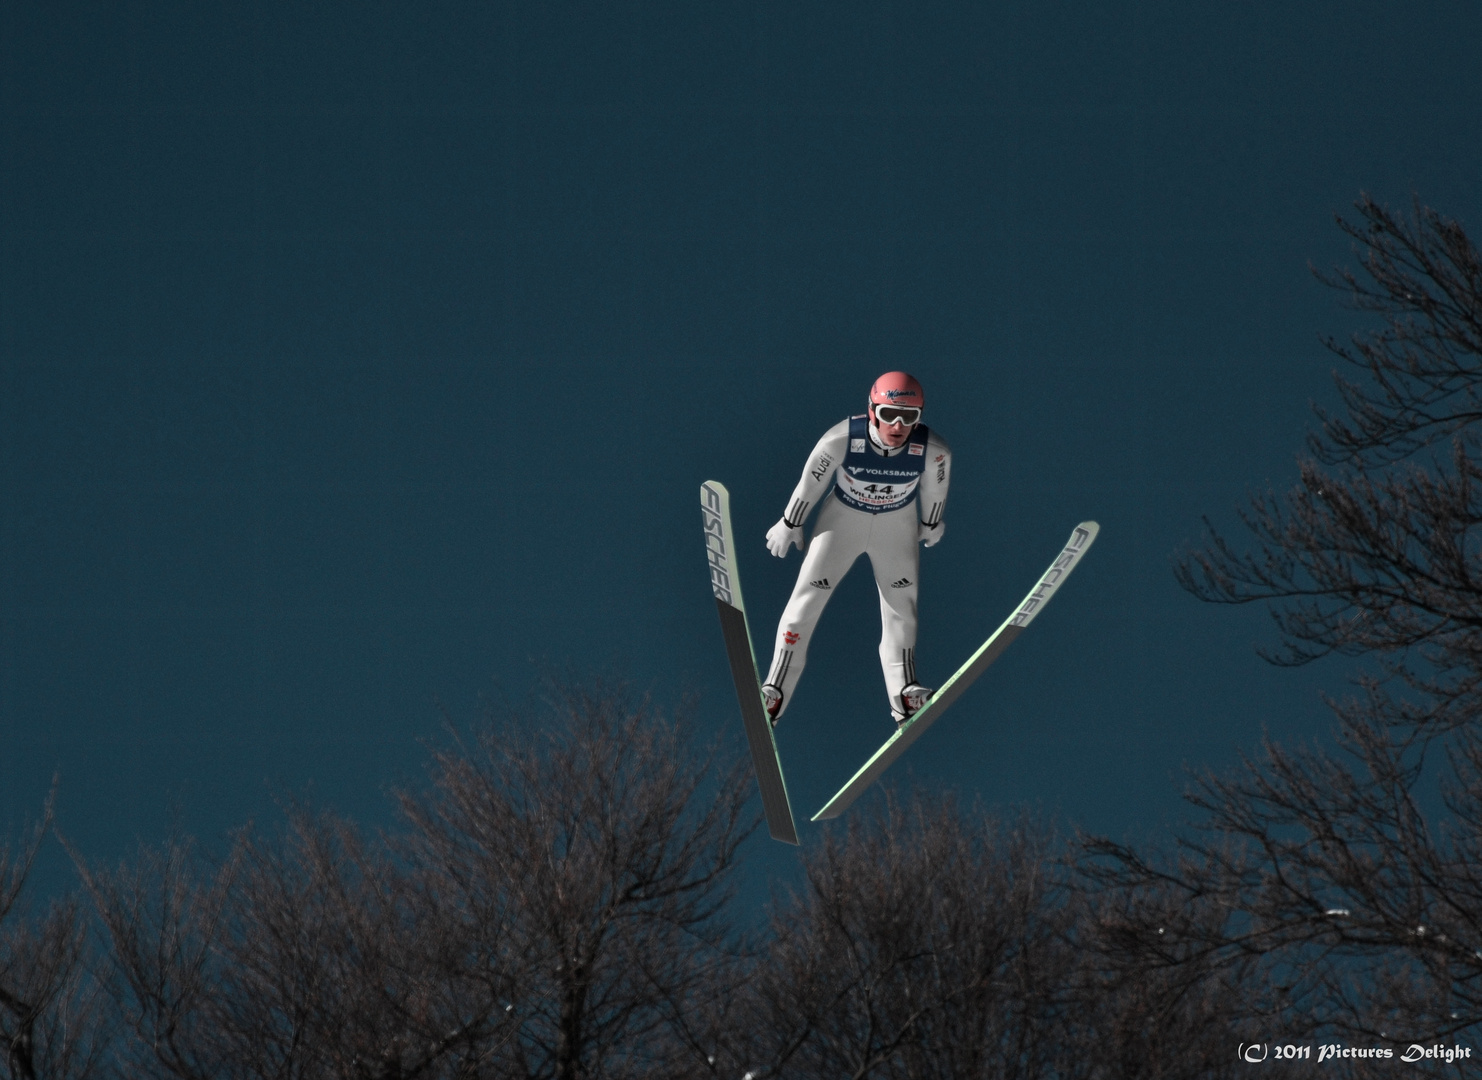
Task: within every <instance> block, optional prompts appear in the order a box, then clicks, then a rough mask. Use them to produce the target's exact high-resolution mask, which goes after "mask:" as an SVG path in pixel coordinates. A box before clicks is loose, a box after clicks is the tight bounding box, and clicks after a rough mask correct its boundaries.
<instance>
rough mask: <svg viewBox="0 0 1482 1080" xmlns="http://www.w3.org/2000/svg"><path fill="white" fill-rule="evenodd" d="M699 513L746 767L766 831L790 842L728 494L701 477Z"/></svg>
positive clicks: (783, 784)
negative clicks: (743, 732) (758, 797)
mask: <svg viewBox="0 0 1482 1080" xmlns="http://www.w3.org/2000/svg"><path fill="white" fill-rule="evenodd" d="M700 511H701V514H702V516H703V517H704V519H705V552H706V556H707V558H708V559H709V561H710V591H711V592H712V593H714V595H715V607H716V611H717V612H718V613H719V614H720V629H721V634H722V635H723V636H724V638H725V643H726V659H727V661H728V662H729V664H730V667H731V681H732V682H733V683H735V686H736V700H737V702H739V703H740V706H741V722H742V725H743V726H744V727H745V729H746V742H747V745H748V747H749V748H750V750H751V761H752V765H753V766H755V768H756V781H757V787H758V789H759V790H760V791H761V796H762V810H763V812H764V813H765V814H766V817H767V831H768V832H769V833H771V835H772V839H774V840H781V841H783V842H784V843H788V844H796V843H797V842H798V830H797V825H796V824H795V822H794V821H793V816H792V804H791V803H790V802H789V801H788V798H787V781H786V780H785V779H784V778H783V776H782V759H781V757H780V756H779V755H778V753H777V740H776V738H775V737H774V736H773V733H772V723H771V721H770V720H769V719H768V718H767V713H766V709H765V708H764V707H763V705H762V688H761V680H760V679H758V678H757V673H756V651H755V650H754V649H753V648H752V644H751V627H750V624H749V623H748V622H747V620H746V604H745V602H744V601H743V600H742V598H741V578H740V576H739V575H738V574H737V572H736V545H735V534H734V533H733V532H732V531H731V497H730V493H729V492H728V491H726V489H725V485H724V484H721V483H719V482H717V481H715V480H707V481H706V482H705V483H704V484H701V485H700Z"/></svg>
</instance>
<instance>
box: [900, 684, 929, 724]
mask: <svg viewBox="0 0 1482 1080" xmlns="http://www.w3.org/2000/svg"><path fill="white" fill-rule="evenodd" d="M934 693H936V691H935V690H928V689H927V688H926V687H924V686H922V685H921V684H920V683H908V684H906V685H905V686H903V687H901V705H902V706H904V708H905V714H904V715H902V716H896V717H895V726H896V727H897V728H903V727H905V726H906V721H907V720H909V719H911V717H912V716H914V715H915V714H916V713H918V712H920V711H921V708H922V706H924V705H925V704H926V703H927V702H928V701H930V700H931V695H932V694H934Z"/></svg>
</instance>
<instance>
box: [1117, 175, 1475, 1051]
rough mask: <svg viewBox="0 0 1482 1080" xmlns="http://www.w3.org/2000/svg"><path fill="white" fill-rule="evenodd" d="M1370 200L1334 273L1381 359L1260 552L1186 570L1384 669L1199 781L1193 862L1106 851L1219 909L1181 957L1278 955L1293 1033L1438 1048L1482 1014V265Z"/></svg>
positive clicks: (1350, 393)
mask: <svg viewBox="0 0 1482 1080" xmlns="http://www.w3.org/2000/svg"><path fill="white" fill-rule="evenodd" d="M1358 211H1359V221H1358V222H1356V223H1351V222H1346V221H1340V226H1341V227H1342V228H1343V230H1344V231H1345V232H1346V233H1347V234H1348V235H1349V236H1350V237H1352V238H1353V239H1354V240H1355V241H1356V243H1357V245H1358V248H1359V254H1360V259H1361V269H1360V270H1359V271H1341V272H1338V273H1334V274H1319V275H1318V276H1319V277H1320V278H1321V279H1322V280H1324V281H1325V282H1326V283H1328V284H1330V285H1332V286H1334V287H1336V288H1338V289H1341V290H1343V291H1344V292H1345V294H1346V295H1347V297H1348V298H1349V299H1350V301H1351V302H1352V304H1353V305H1354V306H1355V307H1357V308H1358V309H1359V310H1361V311H1364V312H1368V313H1370V314H1372V315H1375V316H1377V317H1378V320H1379V323H1378V328H1377V329H1371V330H1367V331H1363V332H1360V333H1358V334H1356V335H1354V337H1353V338H1352V340H1351V341H1350V342H1347V343H1338V342H1329V347H1330V348H1331V349H1332V350H1333V352H1334V353H1335V354H1336V355H1338V356H1339V357H1340V358H1341V360H1343V361H1344V362H1345V363H1346V364H1348V365H1350V366H1351V368H1352V369H1354V370H1355V371H1356V372H1357V373H1358V374H1356V375H1354V376H1352V377H1345V376H1338V377H1337V382H1338V389H1339V393H1340V397H1341V400H1342V402H1343V411H1342V412H1341V413H1326V412H1321V411H1320V413H1319V417H1320V420H1321V421H1322V425H1321V428H1320V429H1319V430H1318V431H1317V432H1316V433H1315V434H1314V435H1313V436H1312V438H1311V440H1310V446H1309V449H1310V452H1311V455H1312V456H1311V457H1310V458H1309V459H1308V460H1305V461H1303V462H1302V463H1301V473H1300V480H1299V482H1298V484H1297V486H1296V487H1295V488H1294V489H1293V490H1291V491H1290V492H1288V493H1286V494H1285V495H1282V496H1278V495H1276V494H1266V495H1262V496H1257V497H1256V498H1254V499H1253V500H1252V501H1251V503H1250V505H1249V506H1248V507H1247V508H1246V509H1245V510H1244V511H1243V513H1242V515H1241V516H1242V520H1243V522H1244V524H1245V526H1246V527H1247V529H1248V530H1249V532H1250V533H1251V534H1252V536H1253V537H1254V539H1255V548H1254V550H1253V551H1245V552H1240V551H1237V550H1236V548H1235V546H1234V545H1232V544H1231V543H1230V542H1229V541H1227V540H1226V539H1225V538H1224V537H1223V536H1221V535H1219V534H1218V533H1217V532H1216V531H1214V530H1213V529H1212V528H1211V529H1210V533H1209V536H1208V539H1207V542H1206V544H1205V545H1204V547H1203V548H1202V549H1200V550H1197V551H1194V552H1192V553H1190V554H1188V555H1187V556H1186V557H1185V558H1184V559H1183V560H1182V561H1181V563H1180V564H1179V565H1178V567H1177V575H1178V578H1179V580H1180V582H1181V583H1182V584H1183V585H1184V586H1185V587H1186V588H1187V589H1189V590H1190V591H1191V592H1193V593H1194V594H1195V595H1197V596H1199V597H1201V598H1203V599H1205V600H1209V601H1213V602H1219V603H1251V602H1263V603H1267V604H1268V605H1270V608H1271V611H1272V615H1273V618H1274V619H1275V621H1276V624H1277V627H1278V629H1279V631H1280V639H1281V644H1280V646H1279V647H1278V648H1277V649H1275V650H1273V651H1271V652H1270V653H1268V658H1269V659H1272V660H1273V661H1274V662H1278V663H1304V662H1306V661H1308V660H1311V659H1314V658H1316V657H1319V656H1324V655H1328V654H1340V655H1350V656H1360V657H1365V658H1367V659H1368V660H1369V661H1370V663H1371V666H1370V667H1369V668H1367V669H1365V670H1364V671H1363V672H1362V673H1361V674H1360V676H1359V677H1358V678H1357V679H1356V686H1357V692H1356V693H1355V694H1353V695H1351V696H1350V697H1348V698H1346V699H1344V700H1341V701H1330V705H1331V706H1332V708H1333V709H1334V712H1335V716H1336V718H1337V721H1338V731H1337V747H1336V749H1335V750H1324V749H1321V748H1317V747H1312V748H1297V749H1292V748H1286V747H1282V746H1279V745H1276V744H1273V743H1270V742H1268V743H1267V744H1266V745H1265V747H1264V750H1263V753H1262V755H1261V756H1260V757H1259V758H1256V759H1248V760H1246V761H1245V762H1244V763H1243V765H1242V767H1241V768H1239V769H1237V770H1236V771H1235V772H1234V773H1232V774H1231V775H1228V776H1216V775H1206V776H1203V777H1200V778H1198V779H1197V781H1196V784H1195V786H1194V788H1193V790H1192V791H1191V792H1190V795H1189V798H1190V800H1191V802H1192V803H1193V805H1194V806H1195V807H1197V808H1198V809H1199V810H1201V811H1202V814H1203V816H1202V818H1201V831H1199V832H1196V833H1194V834H1191V835H1190V836H1189V837H1186V838H1185V841H1184V853H1183V855H1182V856H1181V857H1180V858H1178V859H1176V860H1162V861H1158V860H1154V859H1152V858H1150V857H1144V856H1141V855H1139V854H1138V853H1136V852H1135V851H1132V850H1131V849H1130V848H1126V847H1119V846H1117V845H1111V844H1107V843H1104V842H1103V843H1101V844H1099V845H1098V844H1093V845H1091V850H1092V852H1093V853H1094V854H1099V855H1105V856H1110V857H1111V860H1112V862H1113V863H1114V864H1117V866H1118V867H1119V870H1118V871H1117V872H1118V873H1120V874H1121V875H1122V876H1121V877H1120V879H1119V880H1120V884H1121V885H1122V886H1125V887H1127V888H1137V887H1141V888H1147V889H1152V888H1162V889H1167V890H1171V891H1172V893H1175V894H1178V895H1181V896H1183V897H1184V899H1185V900H1186V901H1187V902H1189V903H1197V904H1199V905H1203V906H1205V907H1207V908H1208V910H1209V911H1211V912H1212V913H1215V914H1217V915H1219V917H1213V916H1212V917H1211V919H1210V921H1209V922H1208V923H1205V924H1202V925H1200V926H1192V925H1190V926H1180V927H1178V932H1179V933H1180V934H1182V935H1187V936H1186V937H1185V938H1184V939H1183V940H1182V942H1181V947H1184V948H1187V949H1189V950H1190V952H1191V954H1192V955H1197V956H1198V957H1199V958H1200V962H1201V963H1205V964H1212V965H1213V966H1214V967H1215V968H1221V966H1222V965H1227V964H1236V963H1244V962H1245V959H1246V958H1248V957H1252V956H1255V957H1260V958H1262V964H1263V965H1265V967H1266V969H1267V971H1268V972H1269V974H1270V976H1271V978H1272V980H1273V981H1272V985H1273V986H1275V987H1276V989H1277V990H1278V991H1281V990H1284V991H1285V997H1284V999H1283V998H1281V997H1278V998H1276V999H1273V1001H1272V1003H1271V1004H1272V1008H1276V1009H1279V1011H1280V1012H1281V1015H1282V1016H1284V1017H1285V1022H1286V1023H1288V1024H1289V1025H1296V1026H1297V1027H1304V1026H1305V1028H1306V1029H1307V1030H1328V1031H1335V1032H1338V1033H1342V1034H1345V1035H1347V1036H1351V1037H1353V1038H1360V1039H1371V1040H1396V1039H1404V1040H1408V1039H1415V1040H1417V1041H1422V1042H1423V1041H1426V1040H1429V1039H1444V1038H1447V1037H1449V1036H1451V1035H1454V1034H1456V1033H1457V1032H1460V1031H1462V1030H1463V1029H1467V1028H1475V1025H1478V1024H1479V1023H1482V998H1479V991H1478V989H1477V987H1478V984H1479V982H1482V873H1479V871H1478V866H1479V858H1482V722H1479V721H1482V711H1479V709H1482V696H1479V695H1482V544H1479V536H1482V533H1479V531H1478V526H1479V525H1482V499H1479V491H1482V488H1479V486H1478V480H1479V478H1482V442H1479V434H1482V429H1479V428H1478V426H1477V423H1476V421H1477V420H1478V419H1479V418H1482V262H1479V258H1478V254H1477V251H1476V248H1475V247H1474V246H1473V245H1472V244H1471V242H1470V241H1469V240H1468V238H1467V236H1466V234H1465V232H1464V231H1463V229H1462V227H1461V226H1460V225H1459V224H1457V223H1456V222H1454V221H1449V220H1447V219H1445V218H1443V217H1442V216H1441V215H1439V214H1437V213H1435V212H1434V211H1432V210H1429V209H1426V208H1424V207H1420V206H1417V207H1416V208H1415V211H1414V213H1413V214H1412V215H1411V216H1409V217H1404V216H1399V215H1395V214H1393V213H1391V212H1390V211H1388V210H1386V209H1385V208H1384V207H1381V206H1380V205H1378V204H1377V203H1375V202H1373V201H1372V200H1370V199H1368V198H1367V197H1365V198H1364V199H1362V200H1360V202H1359V203H1358ZM1428 808H1429V813H1428V812H1427V809H1428ZM1437 811H1439V813H1438V812H1437ZM1219 913H1223V914H1219ZM1283 1000H1284V1001H1285V1003H1286V1004H1285V1005H1282V1001H1283ZM1357 1068H1358V1069H1359V1070H1360V1071H1362V1068H1363V1066H1357Z"/></svg>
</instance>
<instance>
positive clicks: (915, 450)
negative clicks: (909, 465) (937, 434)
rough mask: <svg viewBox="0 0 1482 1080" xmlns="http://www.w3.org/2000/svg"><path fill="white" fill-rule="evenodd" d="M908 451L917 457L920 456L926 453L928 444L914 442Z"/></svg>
mask: <svg viewBox="0 0 1482 1080" xmlns="http://www.w3.org/2000/svg"><path fill="white" fill-rule="evenodd" d="M906 453H908V454H911V455H913V456H915V457H920V456H921V455H922V454H924V453H926V446H925V444H924V443H919V442H916V443H912V444H911V448H910V449H909V450H907V451H906Z"/></svg>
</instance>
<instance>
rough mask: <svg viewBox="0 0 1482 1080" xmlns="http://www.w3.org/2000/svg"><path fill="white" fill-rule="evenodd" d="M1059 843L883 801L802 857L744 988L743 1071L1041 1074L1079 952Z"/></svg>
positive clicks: (924, 805) (1050, 1059) (739, 1057)
mask: <svg viewBox="0 0 1482 1080" xmlns="http://www.w3.org/2000/svg"><path fill="white" fill-rule="evenodd" d="M1050 843H1051V841H1050V839H1049V837H1048V836H1046V835H1045V834H1044V833H1043V832H1041V831H1039V830H1036V829H1034V828H1032V827H1030V826H1029V825H1027V824H1023V825H1020V826H1018V827H1016V828H1012V829H1009V828H1003V827H1001V826H999V825H997V824H996V823H995V822H993V821H991V820H983V819H980V818H979V817H978V816H977V815H973V816H972V817H971V818H969V817H967V816H964V815H962V814H961V813H959V811H958V809H957V807H956V805H955V804H954V803H953V801H952V800H950V799H944V800H932V799H929V798H925V797H922V796H919V795H918V796H913V797H912V798H910V799H909V800H907V801H905V802H902V801H898V800H896V799H895V798H890V799H888V800H882V801H878V802H877V803H876V804H875V809H874V811H873V813H871V812H868V811H865V812H856V813H854V814H852V815H851V817H850V819H849V823H848V830H847V832H845V833H844V834H843V835H842V836H841V835H839V834H837V833H834V834H831V835H829V836H828V837H827V838H826V839H825V841H824V843H823V845H822V846H821V847H820V848H818V849H816V850H815V851H814V852H812V853H811V854H809V855H808V856H806V860H805V868H806V874H807V884H806V888H805V890H804V891H803V892H802V893H801V894H800V895H797V896H794V897H793V898H792V899H791V900H789V901H786V902H780V903H779V906H778V908H777V913H776V915H775V917H774V919H773V921H772V936H773V941H772V944H771V948H770V950H769V952H768V953H767V954H766V955H765V956H764V957H763V958H762V962H761V963H760V964H759V965H758V967H757V969H756V972H755V974H754V976H753V978H752V980H751V981H750V983H749V984H748V986H749V988H750V991H751V997H752V1001H753V1005H752V1008H753V1009H754V1012H755V1018H754V1019H752V1020H750V1021H749V1022H747V1023H746V1024H745V1025H744V1026H743V1027H742V1029H741V1030H742V1031H749V1032H752V1033H754V1034H755V1037H754V1038H753V1039H751V1040H750V1041H749V1042H748V1041H744V1040H738V1041H737V1043H736V1044H734V1045H732V1046H730V1047H728V1052H729V1054H730V1056H732V1057H733V1058H734V1059H735V1067H736V1069H737V1071H740V1070H741V1069H743V1068H744V1069H749V1070H751V1072H752V1074H753V1075H754V1076H758V1077H759V1076H764V1075H776V1076H784V1077H815V1076H816V1077H825V1076H826V1077H854V1078H863V1077H907V1076H909V1077H923V1078H924V1077H943V1078H946V1077H953V1078H970V1077H989V1076H993V1077H1013V1076H1025V1077H1030V1076H1043V1075H1048V1074H1049V1073H1050V1069H1051V1065H1052V1064H1053V1063H1055V1062H1056V1061H1057V1059H1058V1055H1059V1054H1060V1052H1061V1049H1062V1045H1061V1041H1062V1040H1061V1036H1062V1035H1063V1034H1064V1030H1063V1029H1064V1023H1063V1021H1064V1019H1065V1016H1064V1013H1065V1009H1066V1008H1067V1006H1068V1000H1069V999H1068V998H1067V997H1064V996H1062V995H1061V990H1062V989H1063V988H1065V987H1067V986H1068V985H1069V983H1070V981H1071V979H1070V973H1071V971H1072V969H1073V968H1074V953H1073V950H1072V949H1071V948H1070V947H1069V946H1068V945H1067V942H1066V940H1065V932H1066V930H1067V928H1068V919H1069V910H1068V908H1067V906H1066V899H1067V897H1066V894H1065V893H1064V890H1063V888H1062V887H1061V885H1060V884H1059V883H1058V882H1057V880H1056V875H1055V874H1054V862H1053V860H1052V859H1051V858H1050V855H1049V851H1050Z"/></svg>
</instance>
